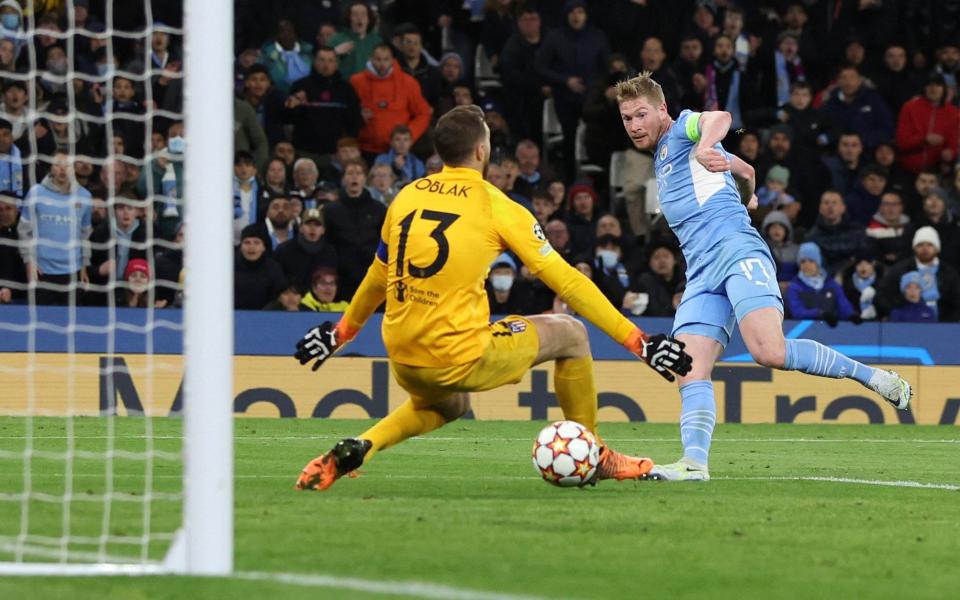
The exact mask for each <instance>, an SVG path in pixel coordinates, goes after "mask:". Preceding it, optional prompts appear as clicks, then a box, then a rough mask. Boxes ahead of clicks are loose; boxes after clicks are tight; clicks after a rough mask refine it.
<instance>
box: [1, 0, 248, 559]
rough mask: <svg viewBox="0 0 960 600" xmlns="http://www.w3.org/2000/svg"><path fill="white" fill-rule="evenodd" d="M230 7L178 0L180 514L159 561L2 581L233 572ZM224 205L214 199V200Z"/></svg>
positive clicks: (228, 1)
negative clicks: (183, 143) (183, 144)
mask: <svg viewBox="0 0 960 600" xmlns="http://www.w3.org/2000/svg"><path fill="white" fill-rule="evenodd" d="M232 52H233V2H232V0H184V104H183V114H184V120H185V130H186V137H187V139H188V140H189V142H188V144H187V149H186V154H185V159H186V160H185V165H184V169H185V188H186V193H185V194H184V195H183V197H184V198H189V199H190V200H186V201H185V203H184V204H185V205H184V211H185V221H186V229H185V245H184V246H185V247H184V266H185V269H186V279H185V282H184V315H183V323H184V332H183V336H184V408H183V415H184V424H183V432H184V433H183V460H184V470H183V513H182V514H183V517H182V524H181V529H180V530H179V531H178V532H177V534H176V536H175V537H174V540H173V542H172V543H171V545H170V548H169V549H168V551H167V555H166V557H165V558H164V560H163V561H162V562H155V563H150V562H147V563H132V562H131V563H62V562H60V563H49V562H47V563H45V562H0V575H28V576H29V575H32V576H103V575H159V574H176V573H183V574H191V575H221V576H222V575H229V574H231V573H232V572H233V304H232V294H225V293H224V290H231V289H233V230H232V222H233V214H232V212H231V205H230V203H229V202H227V201H226V199H229V198H230V197H231V195H232V182H231V173H232V165H233V96H232V93H231V92H232V89H233V55H232ZM218 198H220V199H223V200H222V201H215V200H216V199H218Z"/></svg>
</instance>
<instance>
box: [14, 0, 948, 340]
mask: <svg viewBox="0 0 960 600" xmlns="http://www.w3.org/2000/svg"><path fill="white" fill-rule="evenodd" d="M182 22H183V19H182V6H181V2H179V1H176V2H170V1H166V0H153V1H152V2H139V1H137V2H132V1H131V2H128V1H126V0H124V1H120V0H113V1H112V2H108V1H107V0H99V1H98V0H35V1H34V2H30V3H29V5H28V3H27V2H25V1H24V2H23V3H21V2H18V1H17V0H2V1H0V86H2V95H0V100H2V103H0V303H24V302H27V301H28V299H29V298H30V297H33V298H34V300H35V301H36V302H37V303H40V304H66V303H68V302H77V303H79V304H84V305H94V306H96V305H100V306H105V305H109V306H114V305H116V306H141V307H143V306H148V305H149V306H152V307H158V308H162V307H168V306H177V305H179V303H180V302H181V282H182V272H183V259H182V249H181V243H182V239H183V227H184V226H183V221H182V217H183V214H184V211H185V208H186V207H188V206H189V205H190V204H191V203H194V202H229V203H232V206H233V214H234V232H235V234H234V235H235V243H236V245H237V251H236V258H235V264H234V270H235V289H234V291H233V294H234V303H235V307H236V308H237V309H248V310H260V309H273V310H316V311H340V310H343V309H344V308H345V307H346V305H347V303H348V302H349V300H350V298H351V296H352V294H353V293H354V291H355V290H356V288H357V286H358V284H359V282H360V280H361V279H362V278H363V275H364V273H365V271H366V268H367V266H368V265H369V264H370V262H371V261H372V260H373V257H374V253H375V250H376V247H377V244H378V241H379V231H380V226H381V224H382V222H383V218H384V215H385V212H386V208H387V206H389V204H390V202H391V201H392V199H393V198H394V197H395V196H396V194H397V193H398V192H399V191H400V190H401V189H402V188H403V186H405V185H407V184H408V183H410V182H411V181H412V180H414V179H417V178H420V177H424V176H429V175H430V174H432V173H435V172H437V171H438V170H440V169H441V168H442V165H441V164H440V161H439V160H438V158H437V156H436V155H435V154H434V153H433V149H432V144H431V129H432V126H433V125H434V124H435V123H436V121H437V119H438V118H439V117H440V116H441V115H443V114H444V113H445V112H446V111H448V110H450V108H452V107H454V106H457V105H461V104H477V105H479V106H481V107H482V108H483V109H484V111H485V114H486V119H487V123H488V124H489V126H490V129H491V139H492V144H493V147H494V150H493V156H492V162H491V165H490V167H489V170H488V172H487V174H486V177H487V179H488V180H489V181H490V182H491V183H493V184H494V185H496V186H497V187H498V188H500V189H501V190H503V192H504V193H505V194H507V195H508V196H509V197H510V198H512V199H513V200H514V201H516V202H518V203H520V204H521V205H523V206H525V207H526V208H528V209H529V210H530V211H531V213H532V214H533V215H535V217H536V218H537V219H538V220H539V221H540V223H541V224H542V226H543V229H544V232H545V234H546V236H547V237H548V238H549V241H550V242H551V244H552V245H553V247H554V248H555V249H556V250H557V251H558V252H559V253H560V254H562V255H563V256H564V258H566V259H567V260H568V261H569V262H570V263H571V264H572V265H574V266H575V267H576V268H577V269H579V270H581V271H582V272H583V273H584V274H585V275H587V276H588V277H590V278H592V279H593V281H595V282H596V283H597V285H598V286H599V287H600V289H601V290H602V291H603V292H604V294H605V295H606V296H607V297H608V298H609V299H610V301H611V302H613V303H614V304H615V305H616V306H618V307H621V308H622V309H623V311H624V312H625V314H629V315H646V316H672V315H673V313H674V311H675V308H676V306H677V304H678V302H679V299H680V297H681V295H682V293H683V290H684V264H683V257H682V254H681V253H680V251H679V248H678V247H677V245H676V240H675V238H674V237H673V236H672V234H671V233H670V232H669V229H668V228H667V226H666V223H665V222H664V220H663V219H662V218H661V216H660V213H659V210H658V207H657V203H656V179H655V177H654V175H653V160H652V156H650V155H649V154H645V153H642V152H638V151H636V150H634V149H633V148H632V147H631V144H630V142H629V140H628V138H627V137H626V134H625V133H624V131H623V127H622V124H621V121H620V116H619V112H618V109H617V103H616V98H615V93H614V90H613V85H614V84H615V83H616V82H617V81H619V80H622V79H624V78H627V77H630V76H632V75H634V74H636V73H638V72H640V71H649V72H651V73H653V76H654V78H655V79H656V80H657V81H658V82H659V83H660V84H661V86H662V87H663V90H664V93H665V96H666V100H667V105H668V111H669V112H670V114H671V115H672V116H676V115H677V114H678V113H679V112H680V110H682V109H692V110H725V111H728V112H730V113H731V115H732V116H733V123H734V125H733V127H731V132H730V134H729V136H728V137H727V139H726V140H725V141H724V147H725V148H726V149H727V150H728V151H730V152H733V153H736V154H737V155H738V156H740V157H741V158H743V159H744V160H745V161H747V162H748V163H749V164H751V165H753V166H754V167H755V169H756V173H757V187H758V191H757V195H758V198H759V203H760V207H759V209H758V210H756V211H754V212H753V213H752V217H753V219H754V224H755V225H756V227H757V228H758V230H759V231H760V232H761V233H762V235H763V236H764V237H765V238H766V239H767V240H768V242H769V244H770V247H771V249H772V252H773V255H774V257H775V258H776V260H777V278H778V280H779V281H780V285H781V288H782V290H783V295H784V303H785V310H786V314H787V316H788V317H793V318H798V319H822V320H825V321H827V322H828V323H835V322H837V321H842V320H852V321H856V322H859V321H861V320H893V321H957V320H960V275H958V268H960V235H958V234H960V229H958V225H957V221H956V217H957V215H958V212H960V162H958V137H960V112H958V108H957V100H958V95H957V84H958V79H957V78H958V73H960V31H958V27H960V0H915V1H907V0H793V1H789V0H592V1H586V0H539V1H534V0H526V1H524V0H379V1H377V0H354V1H347V0H339V1H338V0H236V2H235V34H236V35H235V48H234V50H235V56H236V62H235V88H234V94H235V100H234V152H235V153H234V172H233V175H234V191H233V195H232V197H230V198H193V197H189V194H187V195H184V186H183V156H184V150H185V147H186V145H187V143H188V142H187V141H186V140H189V137H190V133H189V131H186V130H185V128H184V121H183V118H182V113H181V111H182V105H183V100H182V98H183V77H182V72H183V56H182V41H183V39H182V34H183V31H182V29H181V28H182ZM108 25H109V28H108ZM187 210H188V208H187ZM190 226H191V227H202V226H203V224H202V223H191V224H190ZM31 280H35V281H37V282H38V283H37V285H36V286H33V287H34V289H35V291H30V290H31V286H29V285H28V282H29V281H31ZM487 290H488V297H489V301H490V307H491V312H493V313H496V314H503V313H525V314H536V313H543V312H551V311H553V312H566V311H568V310H569V309H568V308H567V307H566V306H565V305H564V304H563V303H562V302H561V301H560V300H558V299H557V298H556V297H555V295H554V294H553V292H552V291H551V290H549V289H548V288H546V287H545V286H544V285H543V284H541V283H540V282H539V281H537V280H536V279H535V278H533V277H532V276H531V275H530V273H529V272H528V270H527V269H526V268H525V267H524V265H523V264H522V263H521V262H519V261H518V260H517V258H516V257H515V256H512V255H510V254H509V253H504V254H503V255H501V256H500V257H499V258H498V259H497V260H496V261H495V263H494V264H492V265H491V270H490V275H489V278H488V281H487Z"/></svg>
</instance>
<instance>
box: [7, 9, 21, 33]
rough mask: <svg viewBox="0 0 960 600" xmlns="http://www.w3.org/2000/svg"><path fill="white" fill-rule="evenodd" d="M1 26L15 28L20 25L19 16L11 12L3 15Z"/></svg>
mask: <svg viewBox="0 0 960 600" xmlns="http://www.w3.org/2000/svg"><path fill="white" fill-rule="evenodd" d="M3 26H4V27H5V28H6V29H16V28H17V27H19V26H20V17H18V16H17V15H15V14H13V13H7V14H5V15H3Z"/></svg>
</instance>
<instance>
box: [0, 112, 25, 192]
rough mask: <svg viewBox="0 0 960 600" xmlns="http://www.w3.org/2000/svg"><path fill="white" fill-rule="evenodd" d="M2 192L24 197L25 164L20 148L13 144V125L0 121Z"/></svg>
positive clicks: (0, 187) (0, 176) (0, 183)
mask: <svg viewBox="0 0 960 600" xmlns="http://www.w3.org/2000/svg"><path fill="white" fill-rule="evenodd" d="M0 190H7V191H10V192H14V193H16V195H17V196H20V197H22V196H23V163H22V162H21V160H20V148H17V146H16V145H15V144H14V143H13V125H11V124H10V121H7V120H6V119H0Z"/></svg>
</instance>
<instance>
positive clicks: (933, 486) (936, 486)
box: [714, 476, 960, 492]
mask: <svg viewBox="0 0 960 600" xmlns="http://www.w3.org/2000/svg"><path fill="white" fill-rule="evenodd" d="M714 479H720V480H724V481H821V482H826V483H849V484H855V485H878V486H883V487H900V488H922V489H930V490H949V491H952V492H956V491H960V485H954V484H952V483H923V482H920V481H885V480H883V479H854V478H851V477H815V476H806V477H804V476H796V477H714Z"/></svg>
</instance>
